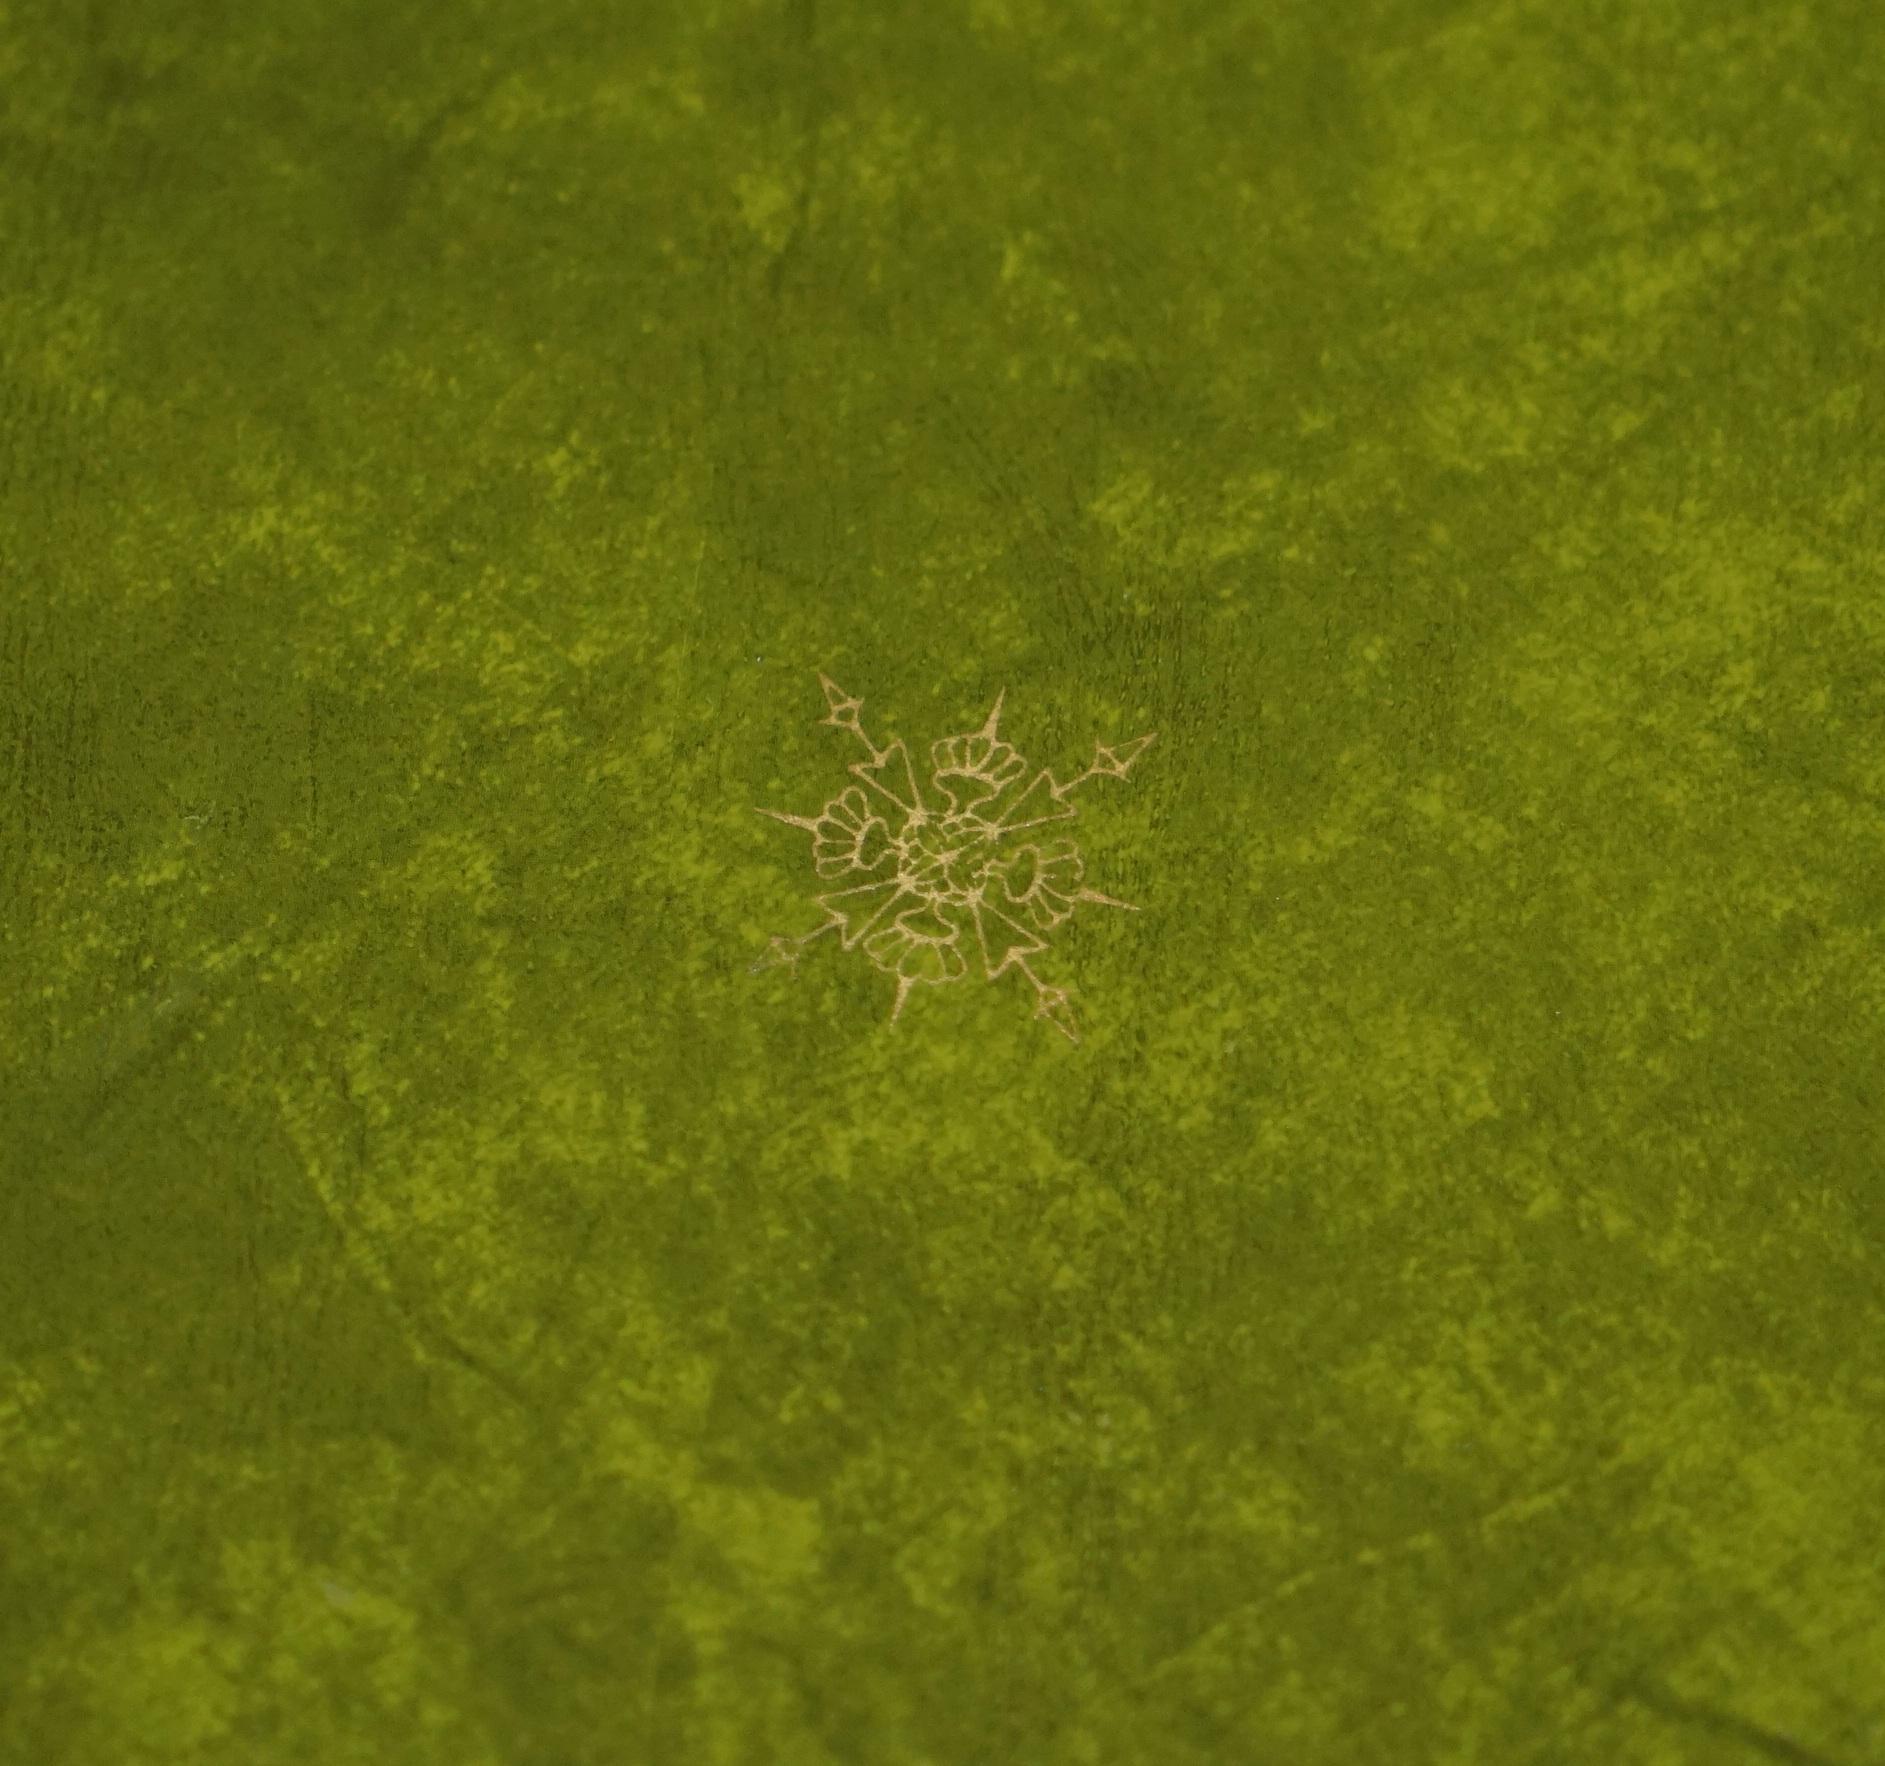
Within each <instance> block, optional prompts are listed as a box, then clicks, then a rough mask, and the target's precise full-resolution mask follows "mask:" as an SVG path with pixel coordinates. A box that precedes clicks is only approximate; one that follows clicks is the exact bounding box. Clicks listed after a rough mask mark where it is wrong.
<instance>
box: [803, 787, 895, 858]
mask: <svg viewBox="0 0 1885 1766" xmlns="http://www.w3.org/2000/svg"><path fill="white" fill-rule="evenodd" d="M889 856H890V830H889V829H888V828H886V827H885V826H884V822H883V818H882V817H881V816H876V815H873V814H872V813H871V807H870V801H869V799H868V798H866V797H865V795H864V793H863V792H862V791H861V790H859V789H858V788H857V787H856V786H855V785H854V786H852V787H851V789H850V790H848V791H844V792H841V793H840V794H839V795H838V796H836V797H834V798H833V799H832V800H831V801H830V802H829V803H828V804H826V805H825V808H824V813H823V814H822V815H820V816H819V818H818V825H817V827H816V828H815V829H814V830H813V832H812V865H813V868H814V869H815V870H816V871H817V873H818V875H819V876H821V877H836V876H839V875H841V874H842V873H843V872H845V871H874V870H875V869H876V868H877V867H878V866H879V865H881V864H882V863H883V862H884V860H885V859H887V858H888V857H889Z"/></svg>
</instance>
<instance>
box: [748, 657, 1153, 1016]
mask: <svg viewBox="0 0 1885 1766" xmlns="http://www.w3.org/2000/svg"><path fill="white" fill-rule="evenodd" d="M818 680H819V684H820V686H822V687H823V689H824V693H825V703H826V706H827V712H826V716H825V717H824V718H823V719H822V720H821V721H822V722H824V723H826V724H829V725H831V726H833V727H834V728H836V729H840V730H845V731H847V732H849V733H850V734H851V735H853V736H855V737H856V738H857V739H858V740H859V741H860V742H861V743H862V744H863V745H864V748H865V750H866V752H867V754H868V756H869V758H868V759H865V760H861V761H854V762H853V763H852V765H851V768H850V771H851V775H852V777H853V778H855V779H856V780H857V781H858V783H857V784H855V785H851V786H847V787H846V788H845V789H844V790H843V791H840V792H839V793H838V794H837V796H835V797H833V798H832V799H831V800H830V802H828V803H827V804H826V805H825V807H824V808H823V809H822V810H821V811H820V812H819V813H818V814H817V815H815V816H799V815H790V814H787V813H786V812H785V811H783V810H776V809H762V810H760V811H759V812H758V813H759V814H760V815H763V816H770V817H771V818H772V819H773V820H774V821H778V822H784V823H785V824H786V825H787V826H788V827H793V828H802V829H804V830H805V831H806V832H808V833H809V834H810V835H811V837H812V868H813V870H814V871H816V873H817V874H818V876H819V877H820V879H822V880H824V881H826V882H831V881H836V880H839V879H846V878H848V879H852V880H851V881H850V882H848V883H847V884H846V886H845V887H843V888H841V889H837V890H833V891H831V892H830V893H827V894H824V895H820V896H817V897H815V901H816V905H817V906H818V907H819V908H821V909H822V910H823V912H824V915H825V918H824V920H823V922H822V923H821V924H820V925H818V926H816V927H814V928H813V929H812V930H811V931H810V932H805V933H800V934H798V935H797V936H795V937H787V936H783V935H778V936H775V937H774V938H773V939H772V941H771V944H770V945H769V946H768V949H767V952H766V954H765V956H763V957H762V958H761V959H760V960H759V962H758V963H756V964H755V965H754V968H755V970H760V969H766V968H770V967H772V966H773V965H775V964H778V963H788V964H793V965H796V964H797V962H798V958H799V952H800V950H801V949H802V948H803V947H804V946H805V945H807V944H809V943H811V941H812V940H813V939H815V938H822V937H823V936H824V935H825V934H826V933H827V932H836V933H837V934H838V935H839V942H840V943H841V944H842V945H843V947H844V948H845V949H846V950H854V949H859V948H861V949H862V950H863V952H864V954H865V955H866V956H867V957H868V958H869V959H870V961H871V962H872V963H873V964H874V965H875V966H876V967H877V968H878V969H880V970H882V971H883V972H884V973H885V974H887V975H889V976H891V977H892V978H893V979H894V980H895V981H896V984H897V994H896V999H895V1002H894V1003H893V1004H892V1006H891V1009H890V1016H891V1018H892V1019H893V1020H894V1019H896V1018H897V1017H899V1016H900V1015H901V1014H902V1011H903V1007H904V1002H905V1001H906V1000H907V999H908V998H909V995H910V992H911V990H912V989H913V988H916V987H919V986H929V987H938V986H941V985H943V984H944V983H946V982H951V981H960V980H962V979H964V977H966V976H967V975H969V974H970V973H971V972H972V971H979V973H981V974H982V975H983V976H984V977H985V978H986V979H987V980H989V981H995V980H998V979H999V978H1000V977H1001V976H1003V975H1006V974H1009V973H1010V972H1013V973H1015V974H1018V975H1020V976H1021V977H1022V978H1023V979H1024V980H1025V981H1026V982H1027V983H1028V984H1029V986H1031V987H1032V988H1033V989H1034V998H1035V1009H1034V1015H1035V1017H1037V1018H1045V1019H1047V1021H1048V1022H1049V1023H1051V1024H1052V1025H1053V1026H1054V1027H1055V1028H1056V1029H1057V1030H1059V1031H1060V1032H1061V1033H1062V1034H1063V1035H1065V1036H1067V1037H1068V1038H1070V1039H1071V1040H1072V1041H1074V1042H1078V1041H1079V1040H1080V1033H1079V1029H1078V1027H1077V1026H1076V1025H1075V1023H1074V1019H1073V1013H1072V1009H1071V1007H1070V1004H1069V1001H1070V998H1071V993H1070V990H1069V989H1068V988H1066V987H1064V986H1059V985H1055V984H1052V983H1050V982H1049V981H1047V980H1046V979H1045V978H1044V977H1043V975H1042V973H1041V966H1040V965H1041V959H1042V958H1043V957H1044V956H1045V954H1046V953H1047V951H1048V943H1047V938H1046V936H1045V935H1046V934H1047V933H1049V932H1051V931H1053V930H1054V929H1055V928H1056V927H1058V926H1060V925H1061V924H1063V923H1064V922H1065V921H1066V920H1068V919H1070V918H1071V917H1072V915H1073V913H1074V911H1075V910H1076V909H1077V908H1078V907H1080V906H1081V905H1082V904H1086V903H1093V904H1097V905H1100V906H1104V907H1112V908H1126V909H1132V906H1133V904H1132V903H1131V902H1125V901H1119V900H1117V899H1116V898H1114V897H1113V896H1110V895H1102V894H1101V893H1100V892H1099V891H1098V890H1097V889H1090V888H1088V887H1087V884H1086V881H1085V876H1086V872H1085V866H1084V864H1083V862H1082V860H1081V857H1080V849H1079V848H1078V847H1077V846H1076V845H1075V844H1074V842H1073V841H1072V840H1070V839H1067V838H1065V837H1064V836H1061V837H1049V838H1043V837H1041V836H1039V835H1038V834H1037V833H1036V830H1039V829H1041V828H1044V827H1047V826H1049V825H1051V824H1053V823H1056V822H1065V821H1071V820H1072V819H1073V818H1074V817H1075V816H1076V815H1077V814H1078V813H1079V812H1078V810H1077V809H1076V808H1075V806H1074V805H1073V803H1072V802H1071V801H1069V800H1070V799H1071V797H1072V795H1073V793H1074V792H1075V791H1076V790H1077V789H1079V787H1080V786H1082V785H1083V784H1085V783H1086V782H1087V780H1089V779H1096V778H1107V779H1123V778H1125V777H1126V775H1127V774H1128V773H1129V772H1130V771H1131V769H1132V765H1133V763H1134V761H1136V760H1137V759H1138V757H1139V755H1140V754H1141V753H1143V752H1144V750H1145V749H1146V748H1147V747H1148V746H1149V745H1150V744H1151V743H1152V741H1153V740H1154V737H1152V736H1150V735H1147V736H1140V737H1137V738H1136V739H1134V740H1133V741H1131V742H1127V743H1124V744H1122V745H1121V746H1119V747H1109V746H1108V745H1107V744H1105V743H1103V742H1096V743H1095V744H1094V748H1093V759H1092V761H1091V762H1090V763H1089V764H1088V765H1087V767H1086V769H1085V770H1084V771H1083V772H1080V773H1078V774H1076V775H1075V776H1074V777H1073V778H1071V779H1068V780H1066V781H1064V782H1062V781H1060V780H1058V779H1056V778H1055V776H1054V774H1053V773H1052V772H1051V771H1050V770H1049V769H1047V768H1045V767H1043V768H1042V769H1041V770H1040V771H1039V772H1036V773H1034V774H1032V775H1031V776H1030V774H1029V770H1028V763H1027V762H1026V761H1025V760H1024V759H1023V758H1022V757H1021V755H1019V754H1018V753H1016V751H1015V749H1014V748H1013V747H1012V746H1011V745H1010V744H1009V743H1008V742H1006V741H1004V740H1003V739H1002V736H1001V734H1000V729H999V725H1000V719H1001V707H1002V699H1003V697H1004V696H1005V695H1002V694H998V695H997V696H996V699H995V704H994V707H993V709H992V710H991V711H990V712H989V714H988V718H987V720H986V722H984V723H983V725H982V727H981V728H980V729H979V730H976V731H974V732H972V733H970V734H967V735H960V736H945V737H943V738H942V739H941V740H940V741H938V742H935V743H932V744H931V746H930V751H929V760H930V766H929V775H928V776H929V790H928V792H927V793H925V792H924V791H922V790H921V789H919V787H918V784H917V778H916V768H915V766H914V765H913V763H912V762H911V759H910V754H909V750H908V749H907V748H906V747H905V745H904V743H903V742H902V740H901V739H899V740H897V741H894V742H891V743H889V744H888V745H886V746H884V747H882V748H880V747H878V746H877V744H876V743H874V742H873V741H872V740H871V739H870V737H869V736H867V735H866V734H865V733H864V726H863V724H862V722H861V721H860V719H859V713H860V712H861V711H862V710H863V704H864V702H863V701H862V700H861V699H854V698H852V697H851V696H850V695H848V694H847V693H845V692H844V691H843V690H842V689H841V688H839V687H838V686H837V685H836V684H835V683H833V682H832V681H830V680H829V679H827V678H826V677H825V676H824V675H820V676H819V677H818Z"/></svg>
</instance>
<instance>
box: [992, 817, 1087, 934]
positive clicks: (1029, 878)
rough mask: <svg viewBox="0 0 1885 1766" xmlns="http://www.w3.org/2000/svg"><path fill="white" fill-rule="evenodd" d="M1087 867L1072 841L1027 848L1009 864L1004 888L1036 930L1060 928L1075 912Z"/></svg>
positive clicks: (1004, 878) (1058, 841)
mask: <svg viewBox="0 0 1885 1766" xmlns="http://www.w3.org/2000/svg"><path fill="white" fill-rule="evenodd" d="M1085 875H1086V867H1085V865H1084V864H1083V863H1082V862H1081V859H1080V849H1079V848H1078V847H1077V846H1075V845H1074V843H1073V842H1072V841H1071V840H1055V841H1050V842H1049V843H1048V844H1047V845H1045V846H1033V845H1030V846H1024V847H1022V848H1021V850H1020V851H1019V852H1017V853H1016V854H1015V855H1014V857H1013V858H1011V859H1010V860H1009V861H1008V865H1007V867H1006V871H1005V874H1004V877H1003V888H1004V891H1005V892H1006V894H1007V896H1008V899H1009V900H1010V901H1011V902H1012V903H1014V905H1015V907H1016V908H1017V909H1018V910H1019V911H1020V912H1021V913H1022V914H1023V915H1024V916H1025V918H1026V919H1027V920H1028V921H1029V922H1030V923H1031V924H1032V925H1033V926H1034V927H1035V929H1036V930H1037V931H1045V930H1046V929H1047V928H1048V927H1050V926H1058V925H1059V924H1060V923H1061V921H1063V920H1065V919H1067V918H1069V917H1070V916H1071V915H1072V913H1073V910H1074V898H1075V897H1076V896H1077V895H1078V893H1079V890H1080V884H1081V880H1082V879H1083V878H1084V877H1085Z"/></svg>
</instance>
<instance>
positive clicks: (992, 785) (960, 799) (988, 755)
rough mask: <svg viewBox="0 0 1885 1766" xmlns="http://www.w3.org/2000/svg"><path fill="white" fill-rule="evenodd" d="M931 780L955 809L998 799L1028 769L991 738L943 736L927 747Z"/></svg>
mask: <svg viewBox="0 0 1885 1766" xmlns="http://www.w3.org/2000/svg"><path fill="white" fill-rule="evenodd" d="M929 760H930V769H931V779H932V781H933V783H934V784H935V786H936V789H937V790H938V791H939V792H941V793H942V794H943V795H944V796H945V797H947V798H948V799H949V800H950V803H951V804H952V805H953V806H954V807H955V808H956V809H957V810H958V811H962V810H969V809H973V808H975V807H976V806H977V805H979V804H983V803H986V802H988V801H989V799H990V798H993V797H998V796H1000V794H1001V793H1002V792H1003V791H1005V790H1007V788H1008V787H1009V786H1010V785H1012V784H1013V783H1014V781H1015V780H1016V779H1017V778H1019V777H1020V776H1021V774H1022V773H1024V772H1025V771H1026V770H1027V762H1026V761H1025V760H1023V759H1022V758H1021V756H1020V755H1019V754H1017V753H1016V752H1015V750H1014V749H1013V748H1012V747H1010V746H1009V744H1008V743H1006V742H1003V741H1001V740H1000V739H999V738H997V737H993V736H983V735H974V736H945V737H943V738H942V740H941V741H939V742H933V743H931V744H930V750H929Z"/></svg>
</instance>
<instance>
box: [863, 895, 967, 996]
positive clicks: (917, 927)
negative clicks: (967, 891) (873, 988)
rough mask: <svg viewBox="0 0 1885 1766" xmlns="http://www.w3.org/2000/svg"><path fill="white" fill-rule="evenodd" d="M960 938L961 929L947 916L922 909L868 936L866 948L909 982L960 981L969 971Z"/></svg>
mask: <svg viewBox="0 0 1885 1766" xmlns="http://www.w3.org/2000/svg"><path fill="white" fill-rule="evenodd" d="M960 938H961V929H960V928H959V927H957V926H956V925H955V924H954V923H953V922H952V921H950V920H949V919H948V918H947V917H946V916H944V915H942V914H940V913H937V912H936V911H934V910H933V909H919V910H917V911H916V912H913V913H908V914H905V915H903V916H902V917H901V918H900V919H899V920H898V921H897V922H896V924H895V925H893V926H887V927H885V928H884V930H883V931H881V932H878V933H876V934H874V935H873V936H871V937H870V938H867V939H865V941H864V949H865V952H866V953H867V954H868V955H869V957H870V960H871V961H872V962H873V963H875V964H876V965H877V967H878V968H880V969H886V970H889V971H890V972H891V973H892V974H895V975H897V976H900V977H901V978H903V979H904V980H907V981H925V982H929V983H931V984H935V985H940V984H941V983H943V982H945V981H958V980H960V979H961V978H962V977H963V976H964V975H966V974H967V973H968V968H969V964H968V959H967V958H966V957H964V956H963V954H962V950H961V946H960Z"/></svg>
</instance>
